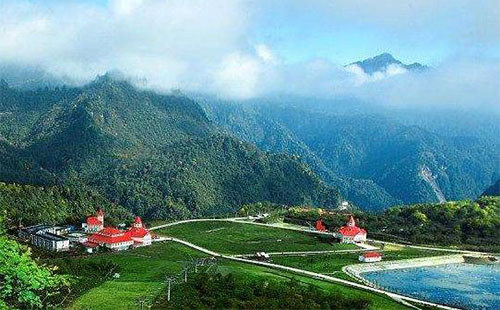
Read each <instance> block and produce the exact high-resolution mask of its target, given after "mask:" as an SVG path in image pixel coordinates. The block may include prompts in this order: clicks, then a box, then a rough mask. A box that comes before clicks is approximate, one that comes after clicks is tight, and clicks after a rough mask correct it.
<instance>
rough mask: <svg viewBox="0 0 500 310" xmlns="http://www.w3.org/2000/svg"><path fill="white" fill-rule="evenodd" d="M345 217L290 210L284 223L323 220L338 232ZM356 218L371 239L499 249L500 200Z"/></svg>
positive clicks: (389, 211)
mask: <svg viewBox="0 0 500 310" xmlns="http://www.w3.org/2000/svg"><path fill="white" fill-rule="evenodd" d="M346 217H347V215H346V213H340V212H325V211H322V210H321V209H311V208H291V209H289V210H288V212H287V214H286V216H285V220H286V221H289V222H294V223H297V224H302V225H307V223H314V221H315V220H316V219H318V218H322V219H323V221H324V222H325V223H326V225H327V227H328V228H329V229H333V230H335V229H338V228H339V227H340V226H342V225H343V224H344V223H345V221H346ZM355 217H356V220H357V221H358V225H359V226H361V227H363V228H365V229H366V230H367V231H368V236H369V238H375V239H381V240H387V241H397V242H403V243H404V242H412V243H416V244H436V245H448V246H449V245H458V246H464V247H469V248H477V249H484V250H487V251H488V250H495V251H497V250H499V249H500V197H488V196H486V197H481V198H479V199H478V200H477V201H469V200H463V201H452V202H446V203H435V204H432V203H427V204H415V205H410V206H399V207H392V208H389V209H387V210H386V211H384V212H383V213H380V214H372V213H365V212H362V211H358V212H355Z"/></svg>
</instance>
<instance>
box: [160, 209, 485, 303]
mask: <svg viewBox="0 0 500 310" xmlns="http://www.w3.org/2000/svg"><path fill="white" fill-rule="evenodd" d="M244 219H247V218H241V217H240V218H225V219H191V220H183V221H178V222H172V223H168V224H163V225H158V226H155V227H151V228H150V230H158V229H161V228H165V227H170V226H174V225H179V224H183V223H191V222H202V221H232V222H240V223H246V224H254V225H261V226H268V227H274V228H282V229H290V230H297V231H303V232H308V233H316V234H318V233H319V234H328V233H324V232H317V231H310V230H307V229H299V228H294V227H278V226H274V225H269V224H263V223H254V222H249V221H243V220H244ZM156 241H173V242H177V243H180V244H183V245H185V246H188V247H190V248H193V249H195V250H198V251H200V252H203V253H206V254H208V255H211V256H214V257H219V258H223V259H227V260H232V261H237V262H242V263H247V264H253V265H259V266H264V267H268V268H273V269H276V270H284V271H288V272H292V273H295V274H299V275H303V276H307V277H311V278H314V279H319V280H324V281H327V282H333V283H339V284H343V285H346V286H350V287H354V288H358V289H362V290H365V291H370V292H374V293H378V294H382V295H385V296H388V297H389V298H392V299H394V300H396V301H398V302H400V303H402V304H404V305H406V306H409V307H413V308H416V307H415V306H413V305H412V304H411V303H415V304H420V305H424V306H430V307H435V308H439V309H447V310H456V309H457V308H453V307H449V306H445V305H440V304H436V303H432V302H428V301H425V300H420V299H416V298H412V297H408V296H404V295H400V294H395V293H392V292H388V291H385V290H382V289H378V288H374V287H371V286H368V285H365V284H360V283H356V282H351V281H348V280H343V279H339V278H335V277H331V276H328V275H325V274H321V273H316V272H312V271H307V270H303V269H298V268H293V267H288V266H283V265H277V264H273V263H268V262H262V261H255V260H250V259H247V258H244V255H234V256H233V255H224V254H221V253H217V252H214V251H211V250H209V249H206V248H203V247H201V246H198V245H196V244H193V243H190V242H187V241H185V240H181V239H178V238H174V237H161V238H159V239H157V240H156ZM391 244H392V243H391ZM406 246H408V245H406ZM410 247H415V248H419V249H428V250H439V251H442V250H443V249H441V248H432V247H423V246H410ZM448 250H449V251H450V252H455V253H476V254H478V253H479V252H471V251H461V250H452V249H448ZM339 251H342V250H339ZM339 251H334V252H339ZM344 251H346V250H344ZM347 251H352V250H347ZM355 251H359V250H355ZM320 252H323V253H324V252H330V251H308V252H278V253H288V254H293V253H300V254H298V255H301V254H305V255H307V254H319V253H320Z"/></svg>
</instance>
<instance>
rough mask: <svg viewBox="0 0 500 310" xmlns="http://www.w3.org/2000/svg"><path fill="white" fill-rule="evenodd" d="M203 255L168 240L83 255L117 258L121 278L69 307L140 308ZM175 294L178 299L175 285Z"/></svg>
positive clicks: (386, 302)
mask: <svg viewBox="0 0 500 310" xmlns="http://www.w3.org/2000/svg"><path fill="white" fill-rule="evenodd" d="M202 256H204V254H202V253H199V252H196V251H194V250H192V249H190V248H187V247H185V246H183V245H179V244H176V243H172V242H165V243H158V244H154V245H153V246H151V247H145V248H139V249H135V250H131V251H124V252H119V253H114V254H106V255H96V256H91V257H89V258H82V259H85V260H93V261H97V260H102V259H105V260H111V261H113V262H114V263H116V264H118V265H119V266H120V278H119V279H113V280H108V281H106V282H104V283H103V284H102V285H100V286H98V287H95V288H93V289H91V290H89V291H87V292H86V293H85V294H83V295H82V296H80V297H79V298H77V299H76V300H75V302H74V303H73V304H72V305H71V306H70V307H69V309H74V310H83V309H99V310H101V309H103V310H106V309H136V308H138V306H137V304H136V301H137V299H138V298H140V297H144V296H148V295H149V296H154V295H155V294H158V293H159V292H161V290H163V289H165V286H164V284H163V280H164V278H165V275H166V274H176V273H178V272H180V271H181V270H182V267H183V262H184V261H187V260H190V259H191V258H192V257H202ZM217 271H218V272H221V273H223V274H227V273H232V274H234V275H235V276H236V277H238V278H244V279H251V280H252V279H255V280H258V279H265V280H269V281H273V280H275V281H288V280H290V279H296V280H298V281H299V282H301V283H303V284H305V285H311V286H315V287H318V288H321V289H323V290H325V291H332V290H334V291H337V292H340V293H342V294H346V295H348V296H353V297H365V298H369V299H370V300H372V302H373V304H372V307H371V308H372V309H404V307H403V306H402V305H400V304H398V303H396V302H394V301H392V300H391V299H389V298H387V297H385V296H381V295H377V294H373V293H369V292H365V291H362V290H357V289H353V288H349V287H345V286H342V285H338V284H333V283H327V282H323V281H319V280H315V279H311V278H307V277H302V276H297V275H294V274H291V273H288V272H282V271H277V270H273V269H269V268H265V267H260V266H253V265H248V264H242V263H237V262H232V261H227V260H222V261H219V263H218V266H217ZM172 294H173V297H174V298H175V286H174V290H173V293H172Z"/></svg>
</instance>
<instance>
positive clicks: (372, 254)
mask: <svg viewBox="0 0 500 310" xmlns="http://www.w3.org/2000/svg"><path fill="white" fill-rule="evenodd" d="M363 256H364V257H365V258H370V257H380V256H382V254H380V253H378V252H366V253H363Z"/></svg>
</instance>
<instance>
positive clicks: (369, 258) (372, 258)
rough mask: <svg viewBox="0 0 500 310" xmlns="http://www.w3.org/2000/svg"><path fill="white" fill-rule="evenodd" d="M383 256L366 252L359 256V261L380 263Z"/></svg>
mask: <svg viewBox="0 0 500 310" xmlns="http://www.w3.org/2000/svg"><path fill="white" fill-rule="evenodd" d="M381 260H382V254H381V253H379V252H365V253H363V254H361V255H360V256H359V261H360V262H363V263H373V262H380V261H381Z"/></svg>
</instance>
